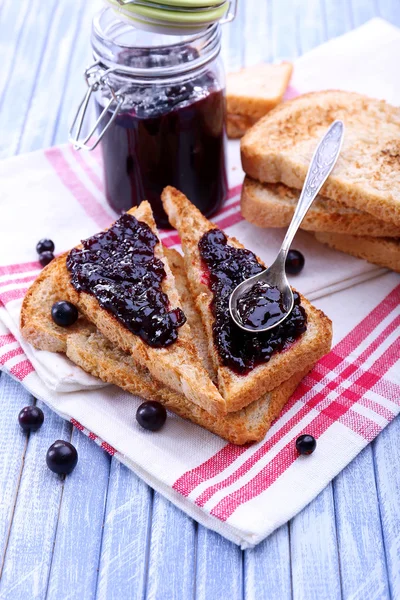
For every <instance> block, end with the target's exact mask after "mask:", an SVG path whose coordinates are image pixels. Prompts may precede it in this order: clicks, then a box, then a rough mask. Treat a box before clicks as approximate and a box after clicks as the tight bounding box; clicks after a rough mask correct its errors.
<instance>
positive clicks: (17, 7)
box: [0, 0, 29, 109]
mask: <svg viewBox="0 0 400 600" xmlns="http://www.w3.org/2000/svg"><path fill="white" fill-rule="evenodd" d="M28 8H29V2H25V3H24V4H22V5H21V3H19V2H13V1H12V0H7V1H6V2H3V4H2V7H1V14H0V54H1V59H2V69H1V70H0V109H1V106H2V101H3V94H4V92H5V88H6V82H7V81H8V79H9V77H10V75H11V73H12V71H13V69H14V61H15V57H16V53H17V49H18V45H19V41H20V37H21V32H22V29H23V26H24V23H25V19H26V13H27V11H28Z"/></svg>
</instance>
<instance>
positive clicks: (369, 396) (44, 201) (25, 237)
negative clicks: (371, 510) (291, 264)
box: [0, 22, 400, 548]
mask: <svg viewBox="0 0 400 600" xmlns="http://www.w3.org/2000/svg"><path fill="white" fill-rule="evenodd" d="M369 27H371V26H369ZM376 27H378V29H379V31H380V32H381V34H380V35H381V38H382V44H383V43H385V44H387V42H388V40H389V38H390V36H389V34H388V32H387V31H386V29H385V27H383V25H382V23H381V22H378V24H376V23H375V25H373V30H371V29H370V30H367V31H366V32H365V35H366V36H367V38H368V39H369V36H370V35H373V34H374V32H376ZM382 27H383V29H382ZM388 27H389V26H388ZM390 31H391V34H392V33H393V32H392V29H391V30H390ZM349 35H351V34H349ZM353 35H357V36H360V32H355V33H354V34H353ZM393 35H394V34H393ZM345 37H346V36H345ZM374 39H375V45H374V52H379V43H378V42H377V40H378V39H380V38H379V36H378V35H377V34H376V35H375V34H374ZM389 41H390V40H389ZM334 43H335V44H337V43H338V42H337V41H335V42H334ZM349 43H350V42H349V40H348V39H347V41H346V43H345V45H346V44H349ZM393 43H394V42H393ZM398 44H399V45H400V34H398ZM335 48H336V47H335ZM321 51H323V53H326V49H321ZM335 51H337V48H336V50H335ZM314 52H315V51H314ZM301 60H303V63H304V61H305V59H304V58H303V59H301ZM315 60H318V57H317V58H314V59H313V61H312V65H314V64H315V62H314V61H315ZM302 68H303V67H301V65H300V66H299V69H297V67H295V82H296V89H297V90H298V91H306V90H305V89H304V90H303V89H302V87H301V82H302V81H304V82H306V81H307V78H306V72H307V70H306V68H305V67H304V68H303V71H301V69H302ZM307 68H308V67H307ZM301 73H303V79H302V78H301ZM391 73H392V72H390V74H391ZM379 77H381V78H382V77H383V75H382V72H380V75H379ZM305 85H306V84H305V83H304V86H305ZM336 85H337V83H336ZM292 93H293V90H292ZM372 93H373V92H371V94H372ZM229 155H230V156H229V158H230V167H229V169H230V185H231V190H230V193H229V198H228V200H227V202H226V204H225V206H224V208H223V210H222V211H221V212H220V214H219V215H217V217H216V219H215V221H216V223H217V224H218V225H220V226H221V227H223V228H225V229H226V230H227V232H228V234H229V235H234V236H236V237H237V238H239V239H240V240H241V241H242V242H243V243H244V244H245V245H246V246H248V247H249V248H250V249H252V250H253V251H255V252H256V253H257V254H258V255H260V256H261V257H262V258H263V259H264V260H265V261H266V262H267V263H268V262H270V260H271V258H272V257H273V256H274V254H275V253H276V251H277V249H278V247H279V244H280V242H281V240H282V235H283V232H282V231H279V230H276V231H271V230H269V231H268V230H260V229H257V228H255V227H253V226H252V225H250V224H248V223H246V222H245V221H243V220H242V217H241V215H240V207H239V196H240V181H241V179H242V173H241V170H240V166H239V156H238V146H237V144H235V143H233V144H230V147H229ZM0 187H1V194H0V205H1V214H2V222H3V224H4V223H6V224H7V227H6V228H4V227H3V231H2V236H1V238H0V368H1V369H2V370H3V371H5V372H6V373H8V374H9V375H11V376H12V377H13V378H15V379H17V380H18V381H20V382H21V383H22V385H24V386H25V387H26V388H27V389H28V390H29V392H30V393H31V394H33V395H34V396H35V397H37V398H40V399H41V400H43V401H44V402H45V403H46V404H48V405H49V406H50V407H51V408H52V409H53V410H54V411H56V412H57V413H58V414H60V415H61V416H62V417H63V418H65V419H68V420H70V421H71V422H72V423H73V424H74V425H75V426H76V427H77V428H78V429H80V430H81V431H83V432H84V433H85V434H86V435H88V436H89V437H90V438H92V439H93V440H94V441H95V442H97V443H98V444H100V445H101V446H102V447H103V448H104V449H105V450H106V451H107V452H109V453H110V454H112V455H114V456H115V457H116V458H118V459H119V460H121V461H122V462H124V463H125V464H126V465H127V466H128V467H129V468H131V469H132V470H133V471H135V473H137V474H138V475H139V476H140V477H141V478H142V479H144V481H146V482H147V483H148V484H149V485H151V486H152V487H153V488H155V489H156V490H158V491H159V492H160V493H162V494H163V495H165V496H166V497H167V498H169V499H170V500H171V501H172V502H174V503H175V504H176V505H177V506H179V507H180V508H181V509H182V510H184V511H185V512H187V513H188V514H189V515H191V516H192V517H193V518H195V519H196V520H197V521H199V522H200V523H202V524H203V525H205V526H207V527H210V528H211V529H214V530H215V531H217V532H219V533H220V534H221V535H223V536H225V537H227V538H228V539H230V540H232V541H234V542H235V543H237V544H240V545H241V546H242V547H243V548H246V547H251V546H254V545H255V544H257V543H258V542H260V541H261V540H262V539H263V538H265V537H266V536H267V535H269V534H270V533H271V532H272V531H274V529H276V528H277V527H279V525H281V524H282V523H284V522H285V521H287V520H288V519H290V518H291V517H293V516H294V515H295V514H296V513H297V512H298V511H300V510H301V509H302V508H303V507H304V506H305V505H306V504H307V503H308V502H310V501H311V500H312V499H313V498H314V497H315V496H316V495H317V494H318V493H319V492H320V491H321V490H322V489H323V488H324V487H325V486H326V485H327V484H328V482H329V481H330V480H331V479H332V478H333V477H334V476H335V475H336V474H337V473H339V472H340V470H341V469H343V468H344V467H345V466H346V465H347V464H348V463H349V462H350V461H351V460H352V459H353V458H354V457H355V456H356V455H357V454H358V453H359V452H360V451H361V450H362V448H364V447H365V446H366V445H367V444H368V443H369V442H370V441H371V440H372V439H373V438H374V437H375V436H376V435H378V433H379V432H380V431H381V430H382V429H383V428H384V427H385V426H386V425H387V424H388V423H389V422H390V421H391V420H392V419H393V418H394V417H395V416H396V415H397V414H398V413H399V411H400V367H399V357H400V342H399V333H400V278H399V276H398V275H395V274H393V273H387V272H386V271H384V270H382V269H378V268H376V267H374V266H372V265H369V264H367V263H365V262H363V261H360V260H358V259H355V258H352V257H350V256H347V255H344V254H340V253H336V252H334V251H333V250H330V249H328V248H326V247H324V246H320V245H319V244H318V243H317V242H316V241H315V240H314V239H313V238H312V236H311V235H309V234H307V233H305V232H300V234H299V235H298V237H297V238H296V247H297V248H299V249H300V250H301V251H302V252H303V253H304V254H305V256H306V267H305V269H304V271H303V273H302V274H301V275H300V276H298V277H297V278H296V287H298V288H299V289H300V290H301V291H302V292H303V293H304V294H305V295H308V296H309V297H313V298H317V302H316V304H317V306H318V307H320V308H322V310H324V311H325V312H326V313H327V314H328V315H329V316H330V317H331V319H332V320H333V323H334V340H335V345H334V347H333V350H332V351H331V353H330V354H329V355H327V356H326V357H324V358H323V359H322V360H321V361H320V362H319V363H318V364H317V365H316V367H315V368H314V370H313V371H312V372H311V373H310V374H309V375H308V376H307V377H306V378H305V379H304V380H303V382H302V383H301V384H300V386H299V387H298V389H297V391H296V392H295V394H294V395H293V397H292V398H291V400H290V401H289V403H288V404H287V405H286V406H285V408H284V410H283V412H282V414H281V415H280V417H279V418H278V419H277V420H276V421H275V422H274V424H273V425H272V427H271V429H270V431H269V432H268V434H267V436H266V437H265V439H264V440H263V441H262V442H260V443H258V444H252V445H248V446H244V447H238V446H234V445H232V444H227V443H226V442H224V441H223V440H221V439H220V438H218V437H217V436H215V435H213V434H211V433H209V432H208V431H205V430H203V429H202V428H200V427H198V426H196V425H194V424H192V423H189V422H187V421H184V420H182V419H180V418H179V417H177V416H175V415H173V414H170V415H169V418H168V419H167V422H166V425H165V427H164V428H163V429H162V430H161V431H160V432H158V433H157V434H151V433H150V432H147V431H144V430H142V429H140V427H139V426H138V425H137V423H136V419H135V413H136V409H137V407H138V405H139V403H140V402H141V400H140V399H139V398H137V397H134V396H132V395H129V394H128V393H126V392H124V391H122V390H121V389H119V388H117V387H115V386H106V385H104V384H102V383H101V382H99V381H98V380H97V379H96V378H94V377H91V376H89V375H87V374H85V373H83V372H82V371H81V370H80V369H79V368H77V367H75V366H74V365H73V364H72V363H71V362H70V361H69V360H67V359H66V358H65V357H63V356H62V355H55V354H51V353H48V352H40V351H35V350H33V349H32V348H31V347H30V346H29V345H27V344H26V343H25V342H24V341H23V340H22V339H21V338H20V335H19V329H18V319H19V313H20V307H21V302H22V298H23V296H24V294H25V292H26V290H27V288H28V287H29V285H30V283H31V282H32V281H33V280H34V279H35V277H36V276H37V274H38V273H39V272H40V266H39V264H38V263H37V262H36V260H35V259H36V254H35V245H36V242H37V241H38V239H39V238H42V237H51V238H52V239H53V240H54V241H55V243H56V251H57V252H62V251H65V250H67V249H69V248H70V247H72V246H73V245H75V244H76V243H77V242H79V240H80V239H83V238H86V237H88V236H89V235H91V234H93V233H94V232H96V231H98V230H99V229H102V228H104V227H106V226H107V225H108V224H109V223H110V222H111V221H112V220H113V219H114V218H115V215H114V213H113V211H112V210H111V209H110V208H109V206H108V205H107V202H106V200H105V197H104V190H103V184H102V166H101V155H100V153H99V152H94V153H76V152H74V151H73V150H72V149H71V148H70V147H68V146H65V147H58V148H52V149H50V150H47V151H40V152H36V153H33V154H31V155H28V156H21V157H17V158H13V159H10V160H8V161H4V162H3V163H1V164H0ZM161 237H162V239H163V242H164V243H165V244H166V245H168V246H177V245H178V242H179V240H178V238H177V236H176V234H175V233H174V232H171V231H165V232H162V233H161ZM303 432H308V433H311V434H312V435H314V436H315V437H316V438H317V440H318V443H317V450H316V451H315V452H314V454H312V455H311V456H308V457H299V456H298V455H297V453H296V451H295V440H296V438H297V436H298V435H300V434H301V433H303Z"/></svg>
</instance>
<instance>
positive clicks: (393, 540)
mask: <svg viewBox="0 0 400 600" xmlns="http://www.w3.org/2000/svg"><path fill="white" fill-rule="evenodd" d="M399 440H400V419H399V418H398V417H397V419H395V420H394V421H393V422H392V423H391V424H390V425H388V427H387V428H386V429H384V430H383V432H382V433H381V434H380V435H379V436H378V437H377V439H376V441H375V442H374V443H373V445H372V449H373V457H374V466H375V477H376V484H377V491H378V499H379V510H380V515H381V523H382V529H383V539H384V545H385V554H386V564H387V569H388V578H389V585H390V591H391V595H392V598H400V568H399V565H400V511H399V498H400V471H399V465H400V444H399Z"/></svg>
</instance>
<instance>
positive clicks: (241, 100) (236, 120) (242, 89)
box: [226, 62, 293, 139]
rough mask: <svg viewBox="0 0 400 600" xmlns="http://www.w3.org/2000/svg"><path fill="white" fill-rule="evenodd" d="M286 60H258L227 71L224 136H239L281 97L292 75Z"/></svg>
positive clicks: (290, 66)
mask: <svg viewBox="0 0 400 600" xmlns="http://www.w3.org/2000/svg"><path fill="white" fill-rule="evenodd" d="M292 71H293V66H292V64H291V63H289V62H282V63H280V64H260V65H255V66H252V67H246V68H245V69H241V70H240V71H237V72H235V73H229V74H228V77H227V81H226V104H227V133H228V137H229V138H232V139H235V138H241V137H242V136H243V135H244V134H245V133H246V131H248V130H249V129H250V127H252V126H253V125H254V123H256V122H257V121H258V120H259V119H261V117H264V116H265V115H266V114H267V113H268V112H269V111H270V110H272V109H273V108H275V106H277V105H278V104H279V103H280V102H281V101H282V98H283V95H284V93H285V91H286V88H287V86H288V84H289V81H290V77H291V75H292Z"/></svg>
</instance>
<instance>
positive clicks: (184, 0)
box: [106, 0, 237, 35]
mask: <svg viewBox="0 0 400 600" xmlns="http://www.w3.org/2000/svg"><path fill="white" fill-rule="evenodd" d="M106 3H107V4H109V5H110V6H111V7H112V9H113V10H114V11H115V12H116V13H117V15H118V17H119V18H121V19H123V20H125V21H128V22H129V23H130V24H132V25H134V26H135V27H136V28H138V29H144V30H145V31H151V32H153V33H163V34H167V35H190V34H193V33H198V32H200V31H202V30H204V29H206V28H207V27H209V26H210V25H213V24H214V23H217V22H219V23H226V22H229V21H232V20H233V19H234V17H235V14H236V5H237V0H156V1H153V0H106Z"/></svg>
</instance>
